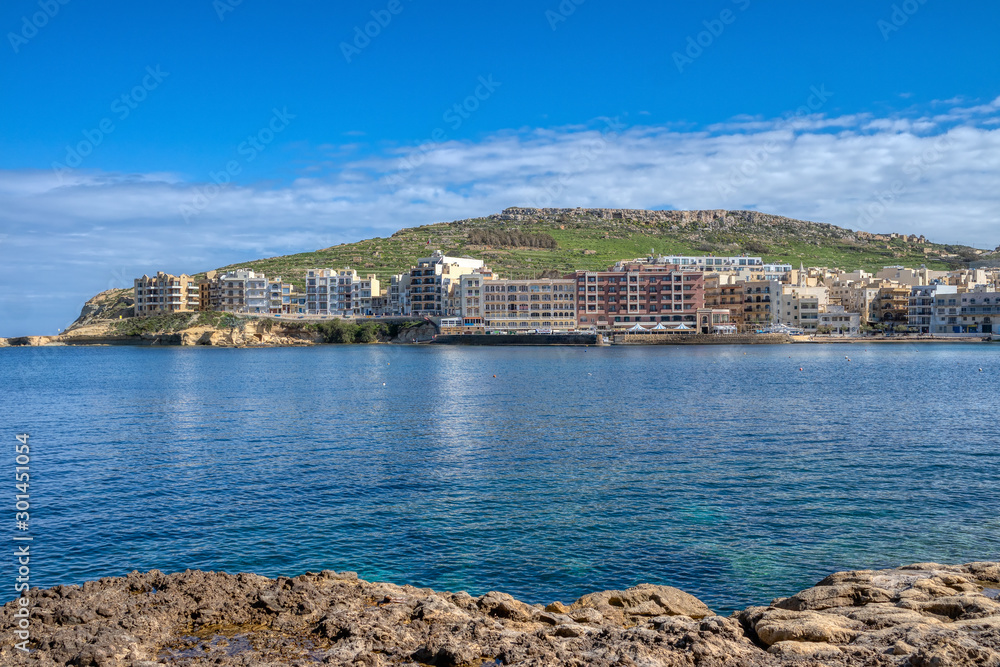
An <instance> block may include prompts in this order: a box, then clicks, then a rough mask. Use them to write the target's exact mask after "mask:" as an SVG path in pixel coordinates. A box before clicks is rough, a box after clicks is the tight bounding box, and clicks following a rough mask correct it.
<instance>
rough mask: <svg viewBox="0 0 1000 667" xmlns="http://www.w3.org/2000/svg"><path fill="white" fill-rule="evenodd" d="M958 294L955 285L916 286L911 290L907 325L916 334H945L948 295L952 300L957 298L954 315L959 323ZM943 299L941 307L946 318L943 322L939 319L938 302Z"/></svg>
mask: <svg viewBox="0 0 1000 667" xmlns="http://www.w3.org/2000/svg"><path fill="white" fill-rule="evenodd" d="M957 294H958V287H956V286H955V285H942V284H940V283H935V284H933V285H914V286H913V287H911V288H910V306H909V311H908V316H907V322H906V325H907V327H909V328H910V329H911V330H913V331H915V332H916V333H944V327H945V326H946V323H947V308H948V306H947V299H948V298H949V297H946V295H951V297H950V298H955V304H954V306H955V308H956V311H955V313H953V315H954V317H955V318H956V319H955V323H956V324H957V322H958V319H957V318H958V317H959V315H958V310H957V309H958V308H959V304H958V299H957V297H956V296H955V295H957ZM939 297H940V298H941V299H942V301H943V302H944V303H943V304H942V306H941V311H942V312H941V314H942V315H943V316H945V317H944V319H943V320H939V319H938V308H937V301H938V298H939Z"/></svg>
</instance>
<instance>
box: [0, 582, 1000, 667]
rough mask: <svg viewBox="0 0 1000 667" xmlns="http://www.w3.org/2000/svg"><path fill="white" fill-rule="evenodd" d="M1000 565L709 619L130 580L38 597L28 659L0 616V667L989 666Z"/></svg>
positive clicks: (687, 611)
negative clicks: (159, 666) (56, 666)
mask: <svg viewBox="0 0 1000 667" xmlns="http://www.w3.org/2000/svg"><path fill="white" fill-rule="evenodd" d="M998 585H1000V563H969V564H967V565H956V566H950V565H937V564H930V563H923V564H917V565H910V566H908V567H902V568H899V569H895V570H880V571H859V572H841V573H838V574H834V575H832V576H830V577H827V578H826V579H824V580H823V581H821V582H820V583H819V584H817V585H816V586H815V587H813V588H810V589H807V590H805V591H802V592H801V593H799V594H797V595H794V596H792V597H790V598H783V599H778V600H775V601H773V602H772V603H771V604H770V605H769V606H766V607H750V608H748V609H745V610H744V611H742V612H739V613H736V614H733V615H732V616H729V617H723V616H716V615H714V614H713V613H712V611H711V610H710V609H709V608H708V607H707V606H705V604H703V603H702V602H701V601H699V600H698V599H697V598H694V597H692V596H691V595H688V594H687V593H684V592H683V591H680V590H677V589H676V588H670V587H667V586H652V585H648V584H646V585H641V586H636V587H635V588H630V589H627V590H624V591H604V592H601V593H592V594H590V595H585V596H584V597H582V598H580V599H579V600H577V601H576V602H573V603H572V604H565V605H564V604H562V603H559V602H553V603H552V604H550V605H548V606H547V607H545V608H542V607H541V606H540V605H528V604H525V603H523V602H519V601H518V600H515V599H514V598H513V597H511V596H509V595H506V594H504V593H496V592H491V593H487V594H486V595H483V596H481V597H472V596H471V595H469V594H467V593H438V592H435V591H432V590H429V589H421V588H413V587H411V586H395V585H393V584H385V583H369V582H367V581H362V580H360V579H358V578H357V576H356V575H355V574H353V573H350V572H348V573H336V572H329V571H327V572H321V573H319V574H313V573H309V574H304V575H302V576H299V577H295V578H292V579H287V578H279V579H268V578H266V577H261V576H257V575H253V574H238V575H227V574H219V573H211V572H198V571H188V572H184V573H180V574H171V575H165V574H163V573H161V572H159V571H156V570H154V571H152V572H147V573H139V572H133V573H132V574H130V575H129V576H127V577H124V578H107V579H101V580H100V581H93V582H88V583H86V584H84V585H83V586H82V587H79V586H57V587H55V588H52V589H49V590H37V589H33V590H32V591H30V592H29V594H28V597H29V598H30V599H31V600H32V602H33V604H34V605H35V607H34V608H33V609H32V620H31V634H32V640H31V643H30V647H31V649H32V650H31V653H30V654H27V655H26V654H24V653H22V652H21V651H19V650H17V649H15V648H14V644H15V642H16V641H18V640H17V638H16V636H15V634H14V629H15V626H16V620H17V619H15V617H14V613H15V611H16V610H17V602H16V601H14V602H11V603H8V604H7V605H6V606H5V607H4V608H3V611H2V614H0V632H2V640H0V641H2V645H0V665H4V666H7V665H77V666H79V667H87V666H90V665H93V666H95V667H104V666H108V665H128V666H131V667H152V666H154V665H243V666H251V665H315V664H318V663H322V664H333V665H357V666H366V667H374V666H376V665H439V666H443V667H458V666H466V665H468V666H475V667H480V666H484V665H485V666H490V667H492V666H494V665H579V666H581V667H582V666H584V665H588V666H589V665H598V666H599V665H635V666H642V667H654V666H660V665H664V666H673V665H701V666H705V667H711V666H715V665H733V666H736V665H741V666H743V665H750V666H753V665H831V666H833V665H900V666H902V665H910V666H912V667H924V666H932V665H933V666H936V667H937V666H940V667H944V666H950V665H983V666H1000V601H998V600H997V595H998V593H1000V590H998V588H997V586H998Z"/></svg>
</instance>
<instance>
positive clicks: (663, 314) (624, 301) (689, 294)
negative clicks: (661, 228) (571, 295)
mask: <svg viewBox="0 0 1000 667" xmlns="http://www.w3.org/2000/svg"><path fill="white" fill-rule="evenodd" d="M704 276H705V274H704V273H703V272H702V271H683V270H681V269H680V268H678V267H677V266H675V265H669V264H650V263H645V264H643V263H637V264H626V263H619V264H616V265H615V266H614V267H612V268H611V269H610V270H608V271H577V272H576V274H575V275H574V277H575V280H576V291H577V304H576V313H577V322H578V326H579V327H580V328H583V329H589V328H592V327H597V328H601V329H603V328H613V327H615V326H619V327H620V326H623V325H625V324H628V323H636V322H678V323H686V324H688V325H690V326H692V327H693V326H695V325H696V324H697V316H696V313H697V311H698V309H699V308H704V307H705V277H704Z"/></svg>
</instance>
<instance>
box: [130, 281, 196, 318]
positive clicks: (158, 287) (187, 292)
mask: <svg viewBox="0 0 1000 667" xmlns="http://www.w3.org/2000/svg"><path fill="white" fill-rule="evenodd" d="M132 293H133V296H134V298H135V304H134V306H133V309H134V310H133V312H134V313H135V314H136V315H157V314H160V313H193V312H196V311H198V310H201V299H200V295H199V292H198V288H197V286H196V285H195V283H194V280H193V279H192V278H191V276H189V275H186V274H181V275H179V276H175V275H171V274H169V273H164V272H162V271H160V272H158V273H157V274H156V275H155V276H152V277H150V276H147V275H144V276H143V277H142V278H136V279H135V282H134V283H133V287H132Z"/></svg>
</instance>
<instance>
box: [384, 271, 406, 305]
mask: <svg viewBox="0 0 1000 667" xmlns="http://www.w3.org/2000/svg"><path fill="white" fill-rule="evenodd" d="M409 289H410V274H409V273H400V274H397V275H395V276H392V277H391V278H389V293H388V300H389V305H388V308H389V312H388V314H389V315H409V314H410V300H409Z"/></svg>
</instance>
